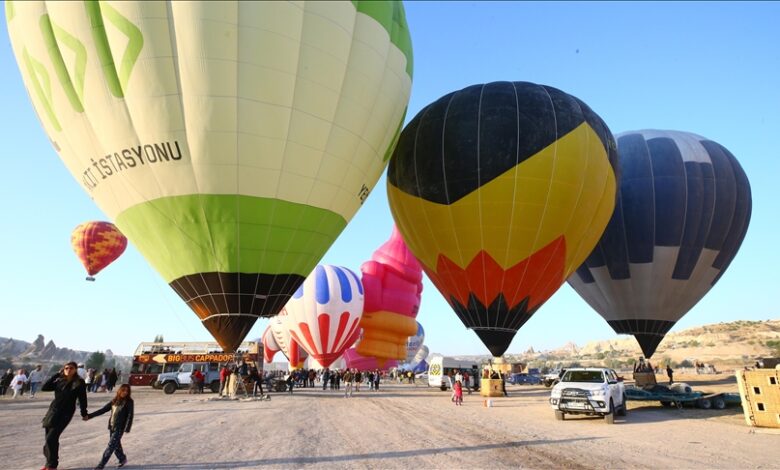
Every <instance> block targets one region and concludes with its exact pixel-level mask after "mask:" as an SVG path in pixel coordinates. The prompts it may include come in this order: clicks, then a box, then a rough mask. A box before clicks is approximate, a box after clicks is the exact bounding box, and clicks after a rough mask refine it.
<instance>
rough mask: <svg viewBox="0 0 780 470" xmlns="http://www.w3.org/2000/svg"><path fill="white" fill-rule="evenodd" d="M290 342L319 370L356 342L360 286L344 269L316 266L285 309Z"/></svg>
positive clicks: (361, 308) (359, 312)
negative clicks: (292, 341) (312, 361)
mask: <svg viewBox="0 0 780 470" xmlns="http://www.w3.org/2000/svg"><path fill="white" fill-rule="evenodd" d="M285 310H286V311H287V320H286V321H287V324H288V326H289V328H290V334H291V335H292V338H293V339H294V340H295V341H296V342H297V343H298V344H299V345H300V346H301V347H302V348H303V349H305V350H306V352H308V353H309V355H310V356H311V357H312V358H313V359H314V360H315V361H317V363H318V364H319V365H321V366H322V367H328V366H329V365H330V364H331V363H332V362H333V361H335V360H336V359H338V358H339V357H340V356H341V355H342V354H343V353H344V351H346V349H347V348H349V347H350V346H352V344H353V343H354V342H355V340H356V339H357V331H358V329H359V326H358V323H359V322H360V316H361V314H362V313H363V285H362V284H361V282H360V279H359V278H358V277H357V275H356V274H355V273H353V272H352V271H350V270H349V269H347V268H342V267H340V266H331V265H328V264H325V265H319V266H317V267H316V268H314V271H313V272H312V273H311V275H309V277H307V278H306V280H305V281H304V282H303V285H301V287H299V288H298V290H297V291H296V292H295V294H293V296H292V298H291V299H290V301H289V302H287V305H286V306H285Z"/></svg>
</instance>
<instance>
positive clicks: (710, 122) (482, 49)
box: [0, 2, 780, 354]
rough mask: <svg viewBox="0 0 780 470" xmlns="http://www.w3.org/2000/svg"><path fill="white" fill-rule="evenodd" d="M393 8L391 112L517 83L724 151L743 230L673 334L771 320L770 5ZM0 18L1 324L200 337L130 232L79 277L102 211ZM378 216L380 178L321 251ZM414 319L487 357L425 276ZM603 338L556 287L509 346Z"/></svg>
mask: <svg viewBox="0 0 780 470" xmlns="http://www.w3.org/2000/svg"><path fill="white" fill-rule="evenodd" d="M406 12H407V19H408V22H409V27H410V30H411V34H412V42H413V46H414V61H415V68H414V82H413V85H412V97H411V102H410V105H409V114H408V116H407V119H411V118H412V117H413V116H414V115H415V114H416V113H417V112H418V111H419V110H420V109H421V108H423V107H424V106H425V105H427V104H428V103H430V102H432V101H434V100H435V99H437V98H439V97H440V96H442V95H444V94H446V93H449V92H451V91H454V90H457V89H460V88H462V87H465V86H467V85H471V84H476V83H484V82H491V81H498V80H519V81H531V82H536V83H541V84H545V85H550V86H554V87H556V88H560V89H562V90H564V91H566V92H568V93H571V94H573V95H575V96H577V97H578V98H580V99H582V100H583V101H585V102H586V103H588V104H589V105H590V106H591V107H592V108H593V109H594V110H595V111H596V112H597V113H598V114H599V115H600V116H601V117H602V118H603V119H604V120H605V121H606V122H607V124H608V125H609V127H610V129H611V130H612V132H613V133H615V134H617V133H620V132H624V131H628V130H637V129H644V128H660V129H673V130H682V131H689V132H694V133H697V134H700V135H703V136H705V137H708V138H710V139H712V140H715V141H717V142H719V143H721V144H722V145H724V146H726V147H727V148H728V149H729V150H731V152H732V153H733V154H734V155H735V156H736V157H737V159H739V160H740V162H741V164H742V166H743V167H744V169H745V171H746V173H747V175H748V178H749V179H750V183H751V186H752V191H753V217H752V220H751V223H750V228H749V230H748V233H747V237H746V238H745V241H744V243H743V245H742V248H741V250H740V252H739V254H738V255H737V257H736V258H735V260H734V262H733V263H732V265H731V267H730V268H729V270H728V272H727V273H726V274H725V275H724V276H723V278H722V279H721V280H720V282H719V283H718V284H717V285H716V286H715V288H714V289H713V290H712V291H710V293H709V294H708V295H707V296H706V297H705V298H704V300H702V301H701V302H699V304H698V305H696V307H694V308H693V309H692V310H691V311H690V312H689V313H688V314H687V315H686V316H685V317H684V318H683V319H682V320H681V321H680V322H679V323H678V324H677V326H676V327H675V330H679V329H684V328H686V327H689V326H692V325H698V324H703V323H713V322H721V321H732V320H738V319H752V320H760V319H768V318H777V317H779V316H780V315H778V307H777V301H776V297H775V294H776V292H777V290H778V288H777V285H776V284H777V283H776V278H775V277H774V274H775V272H776V269H777V266H780V252H779V250H778V246H777V244H775V241H776V240H777V238H778V232H779V231H780V221H779V220H778V219H780V210H778V199H780V198H778V194H780V192H779V190H780V188H779V186H780V185H779V184H778V181H780V179H779V178H780V158H779V157H780V155H778V153H780V152H779V151H778V148H779V147H780V146H779V145H778V143H777V142H778V138H780V85H779V84H780V28H778V20H780V3H773V2H763V3H758V2H756V3H751V2H739V3H736V2H735V3H724V2H712V3H699V2H695V3H671V2H660V3H646V2H642V3H613V2H605V3H554V2H543V3H510V2H495V3H490V2H479V3H477V2H474V3H467V2H453V3H447V2H431V3H423V2H415V3H407V4H406ZM0 28H2V29H3V31H2V32H0V74H1V75H0V77H2V79H1V80H2V86H0V103H2V105H0V133H1V135H0V142H1V146H0V149H1V150H0V217H1V220H2V230H0V253H1V254H0V264H1V265H2V269H0V336H4V337H8V336H12V337H14V338H20V339H24V340H27V341H31V340H33V339H34V338H35V336H36V335H37V334H39V333H40V334H43V335H44V336H45V337H46V338H47V339H49V338H52V339H54V341H55V342H56V343H57V344H58V345H60V346H67V347H70V348H74V349H83V350H98V349H99V350H104V349H112V350H113V351H114V352H116V353H120V354H130V353H131V352H132V351H133V350H134V348H135V346H136V345H137V344H138V343H139V342H140V341H150V340H152V339H153V338H154V336H155V335H156V334H163V335H164V336H165V338H166V339H168V340H185V341H190V340H206V339H209V335H208V333H207V332H206V330H205V329H204V328H203V327H202V326H201V325H200V322H199V321H198V320H197V318H196V317H195V314H193V313H192V312H191V311H190V310H189V309H188V308H187V307H186V305H184V303H183V302H182V301H181V300H180V299H179V297H178V296H177V295H176V294H174V292H173V291H172V290H171V289H170V288H169V287H168V286H167V284H165V283H164V282H163V281H162V279H161V278H160V277H159V276H158V275H157V273H156V272H154V271H153V270H152V269H151V268H150V267H149V266H148V265H147V264H146V262H145V261H144V259H143V258H142V257H141V256H140V254H139V253H138V251H136V249H135V248H133V247H132V245H130V246H129V247H128V250H127V251H126V252H125V254H124V255H123V256H122V257H121V258H120V259H119V260H118V261H116V262H115V263H114V264H113V265H111V266H109V267H108V268H107V269H106V270H104V271H103V272H101V273H100V274H99V275H98V280H97V282H94V283H90V282H86V281H84V276H85V274H84V271H83V268H82V266H81V265H80V264H79V262H78V261H77V259H76V257H75V255H74V254H73V251H72V250H71V247H70V233H71V231H72V229H73V228H74V227H75V226H76V225H78V224H79V223H81V222H84V221H88V220H104V219H105V216H104V215H103V214H102V213H101V212H100V211H99V210H98V209H97V207H96V206H95V205H94V204H93V203H92V201H91V200H90V199H89V198H88V197H87V195H86V194H85V193H84V192H82V190H81V188H80V187H79V185H78V184H77V183H76V182H75V180H74V179H73V178H72V177H71V176H70V174H69V173H68V172H67V170H66V169H65V167H64V165H63V164H62V163H61V162H60V160H59V158H58V157H57V155H56V153H55V152H54V150H53V149H52V147H51V145H50V144H49V141H48V139H47V138H46V136H45V134H44V133H43V131H42V129H41V127H40V125H39V123H38V120H37V118H36V116H35V113H34V111H33V108H32V106H31V104H30V103H29V101H28V98H27V93H26V91H25V90H24V87H23V85H22V80H21V78H20V76H19V71H18V69H17V67H16V63H15V61H14V58H13V55H12V52H11V47H10V43H9V40H8V34H7V31H6V27H5V21H2V26H0ZM391 225H392V217H391V216H390V211H389V208H388V204H387V196H386V192H385V179H384V177H383V178H382V179H381V180H380V181H379V183H378V184H377V186H376V188H375V189H374V191H373V192H372V194H371V196H370V197H369V198H368V200H367V202H366V203H365V205H364V207H363V208H362V209H361V210H360V212H358V214H357V215H356V216H355V218H354V219H353V220H352V222H351V223H350V224H349V225H348V226H347V228H346V230H345V231H344V232H343V233H342V234H341V236H340V238H339V239H338V240H337V241H336V243H335V244H334V245H333V246H332V248H331V249H330V251H328V253H327V254H326V255H325V257H324V259H323V261H322V262H325V263H331V264H339V265H343V266H347V267H349V268H353V269H359V267H360V264H361V263H362V262H363V261H365V260H366V259H368V258H369V257H370V255H371V253H372V252H373V250H374V249H375V248H376V247H378V246H379V245H380V244H381V243H383V242H384V240H385V239H386V238H387V237H388V235H389V233H390V228H391ZM418 320H419V321H420V322H421V323H422V324H423V325H424V327H425V331H426V333H427V336H426V339H425V342H426V344H427V345H428V346H429V347H430V349H431V351H432V352H439V353H444V354H486V353H487V349H486V348H485V347H484V346H483V345H482V344H481V342H480V341H479V340H478V339H477V337H476V335H475V334H474V333H473V332H471V331H468V330H466V329H465V327H464V326H463V325H462V324H461V322H460V321H459V320H458V318H457V317H456V316H455V314H454V313H453V312H452V311H451V309H450V307H449V306H448V305H447V303H446V302H445V301H444V299H443V298H442V297H441V295H440V294H439V293H438V291H437V290H436V289H435V287H434V286H433V285H432V284H431V283H430V282H429V281H428V280H427V279H426V280H425V290H424V292H423V301H422V306H421V309H420V314H419V317H418ZM266 324H267V321H266V320H260V321H259V322H258V323H257V325H256V326H255V328H254V329H253V330H252V331H251V332H250V334H249V337H250V338H256V337H258V336H260V334H261V333H262V331H263V329H265V326H266ZM673 331H674V330H673ZM615 336H616V335H615V334H614V333H613V332H612V330H611V329H610V328H609V326H608V325H607V324H606V322H605V321H604V320H602V318H601V317H600V316H599V315H598V314H597V313H596V312H594V311H593V310H591V309H590V307H588V305H587V304H586V303H585V302H584V301H582V300H581V299H580V298H579V296H578V295H577V294H576V293H575V292H574V291H573V290H572V289H571V288H570V287H569V286H568V285H564V286H563V287H561V289H560V290H559V291H558V292H557V293H556V294H555V295H554V296H553V298H552V299H551V300H550V301H548V302H547V303H546V304H545V305H544V306H543V307H542V308H541V309H540V310H539V311H538V312H537V313H536V315H535V316H534V317H533V318H532V319H531V320H530V321H529V322H528V323H527V324H526V325H525V326H524V327H523V328H522V329H521V330H520V331H519V333H518V334H517V336H516V337H515V340H514V342H513V343H512V345H511V346H510V348H509V351H508V352H510V353H511V352H521V351H524V350H526V349H527V348H528V347H529V346H533V347H534V348H536V349H540V348H551V347H556V346H558V345H561V344H563V343H565V342H567V341H574V342H576V343H579V344H582V343H584V342H586V341H588V340H591V339H603V338H612V337H615Z"/></svg>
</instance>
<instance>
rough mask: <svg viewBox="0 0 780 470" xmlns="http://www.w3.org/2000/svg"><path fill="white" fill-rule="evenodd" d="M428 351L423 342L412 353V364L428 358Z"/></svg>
mask: <svg viewBox="0 0 780 470" xmlns="http://www.w3.org/2000/svg"><path fill="white" fill-rule="evenodd" d="M430 353H431V351H430V350H429V349H428V346H426V345H424V344H423V345H422V346H421V347H420V349H419V350H418V351H417V354H415V355H414V358H413V359H412V365H415V364H419V363H421V362H425V360H426V359H428V355H429V354H430Z"/></svg>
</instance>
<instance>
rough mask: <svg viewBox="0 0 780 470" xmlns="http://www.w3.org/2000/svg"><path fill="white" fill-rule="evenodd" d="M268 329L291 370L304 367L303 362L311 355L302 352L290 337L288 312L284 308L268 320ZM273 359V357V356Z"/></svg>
mask: <svg viewBox="0 0 780 470" xmlns="http://www.w3.org/2000/svg"><path fill="white" fill-rule="evenodd" d="M268 327H269V328H270V329H271V334H272V335H273V339H274V340H275V344H276V345H277V346H278V347H279V350H280V351H282V354H284V357H286V358H287V360H288V361H289V367H290V370H295V369H298V368H300V367H302V366H303V361H305V360H306V358H307V357H309V355H308V354H307V353H306V351H302V350H301V348H300V346H298V343H296V342H295V340H293V339H292V336H291V335H290V322H289V321H288V317H287V310H285V309H284V308H283V309H282V311H281V312H279V314H278V315H276V316H273V317H271V318H270V319H269V320H268ZM271 357H273V355H272V356H271ZM266 362H270V361H266Z"/></svg>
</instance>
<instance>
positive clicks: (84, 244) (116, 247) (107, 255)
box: [70, 222, 127, 281]
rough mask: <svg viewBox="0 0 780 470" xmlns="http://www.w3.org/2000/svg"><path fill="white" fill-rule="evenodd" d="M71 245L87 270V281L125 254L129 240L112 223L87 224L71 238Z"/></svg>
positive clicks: (74, 232) (77, 228) (81, 226)
mask: <svg viewBox="0 0 780 470" xmlns="http://www.w3.org/2000/svg"><path fill="white" fill-rule="evenodd" d="M70 244H71V245H72V246H73V251H75V252H76V256H78V258H79V260H80V261H81V264H83V265H84V268H86V270H87V274H88V276H87V281H94V280H95V278H94V276H95V274H97V273H99V272H100V271H101V270H102V269H103V268H105V267H106V266H108V265H109V264H111V263H112V262H113V261H114V260H115V259H117V258H119V256H120V255H121V254H122V253H124V252H125V248H127V238H125V236H124V235H122V232H120V231H119V229H118V228H116V226H115V225H114V224H112V223H110V222H85V223H83V224H81V225H79V226H78V227H76V228H75V229H73V233H72V234H71V236H70Z"/></svg>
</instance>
